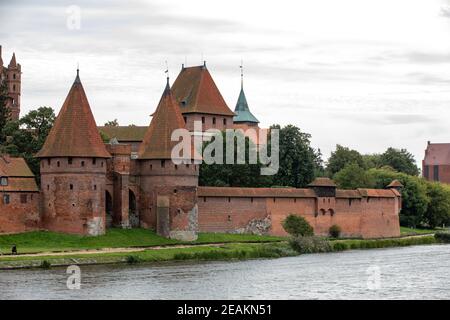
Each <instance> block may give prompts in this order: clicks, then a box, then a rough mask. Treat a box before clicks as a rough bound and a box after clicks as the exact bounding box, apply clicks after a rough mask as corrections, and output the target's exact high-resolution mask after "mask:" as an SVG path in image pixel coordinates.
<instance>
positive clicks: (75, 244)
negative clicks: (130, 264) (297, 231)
mask: <svg viewBox="0 0 450 320" xmlns="http://www.w3.org/2000/svg"><path fill="white" fill-rule="evenodd" d="M280 240H286V239H285V238H281V237H272V236H257V235H246V234H214V233H200V234H199V237H198V240H197V241H195V242H194V244H205V243H233V242H276V241H280ZM13 244H15V245H17V249H18V252H19V253H40V252H61V251H75V250H90V249H103V248H133V247H141V248H142V247H154V246H165V245H176V244H183V242H181V241H176V240H171V239H166V238H164V237H161V236H158V235H157V234H156V233H155V232H153V231H150V230H146V229H127V230H125V229H108V231H107V233H106V234H105V235H103V236H99V237H83V236H77V235H69V234H62V233H55V232H46V231H38V232H27V233H21V234H14V235H1V236H0V251H1V252H3V253H9V252H11V246H12V245H13ZM189 244H192V242H190V243H189Z"/></svg>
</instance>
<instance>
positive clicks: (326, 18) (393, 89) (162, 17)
mask: <svg viewBox="0 0 450 320" xmlns="http://www.w3.org/2000/svg"><path fill="white" fill-rule="evenodd" d="M93 2H94V1H88V0H84V1H75V0H73V1H67V2H66V1H57V0H42V1H35V0H27V1H21V0H15V1H6V0H0V44H1V45H2V46H3V60H4V63H5V64H7V63H9V60H10V58H11V55H12V52H13V51H15V52H16V56H17V60H18V62H19V63H20V64H21V65H22V70H23V80H22V114H25V113H26V112H28V111H29V110H31V109H34V108H36V107H39V106H43V105H45V106H51V107H53V108H55V109H56V111H57V112H58V111H59V109H60V108H61V105H62V103H63V101H64V99H65V97H66V95H67V92H68V90H69V88H70V86H71V84H72V82H73V80H74V77H75V73H76V66H77V63H79V64H80V76H81V80H82V82H83V85H84V88H85V90H86V92H87V95H88V98H89V101H90V105H91V108H92V111H93V113H94V115H95V117H96V120H97V124H99V125H102V124H103V123H104V122H105V121H107V120H112V119H115V118H117V119H118V120H119V123H120V124H121V125H128V124H136V125H147V124H148V123H149V121H150V118H149V115H150V114H151V113H152V111H154V109H155V108H156V104H157V102H158V100H159V98H160V96H161V93H162V91H163V89H164V85H165V74H164V70H165V61H166V60H167V61H168V65H169V71H170V76H171V80H172V81H173V80H175V78H176V76H177V74H178V72H179V71H180V68H181V64H182V63H185V62H186V63H187V65H188V66H192V65H199V64H201V63H202V60H206V61H207V66H208V69H209V70H210V72H211V73H212V76H213V78H214V80H215V82H216V84H217V85H218V87H219V89H220V90H221V92H222V94H223V96H224V98H225V100H226V102H227V103H228V105H229V107H230V108H231V109H234V106H235V104H236V100H237V97H238V94H239V86H240V72H239V65H240V61H241V59H243V61H244V69H245V85H244V86H245V91H246V95H247V99H248V102H249V105H250V108H251V110H252V112H253V113H254V114H255V115H256V116H257V118H258V119H259V120H260V121H261V126H262V127H268V126H269V125H271V124H273V123H279V124H281V125H285V124H289V123H292V124H294V125H297V126H299V127H300V128H301V129H302V130H303V131H306V132H309V133H311V134H312V144H313V146H314V147H315V148H320V149H321V150H322V152H323V153H324V155H325V157H328V155H329V153H330V152H331V150H333V149H334V147H335V145H336V144H342V145H345V146H349V147H351V148H354V149H357V150H359V151H360V152H363V153H375V152H383V151H384V150H385V149H386V148H387V147H389V146H392V147H397V148H407V149H408V150H410V151H411V152H412V153H413V154H414V155H415V157H416V160H418V164H420V160H421V159H422V158H423V150H424V149H425V147H426V142H427V140H431V141H433V142H450V122H449V120H450V1H447V0H445V1H444V0H339V1H336V0H310V1H284V0H277V1H261V0H259V1H242V0H240V1H233V0H227V1H211V0H210V1H197V0H190V1H168V0H162V1H138V0H131V1H121V0H115V1H95V3H93ZM73 5H75V6H78V7H79V9H80V10H81V15H80V17H81V20H80V28H79V29H78V28H77V25H76V23H75V24H74V23H73V21H74V20H72V19H71V18H72V17H74V11H73V7H71V6H73ZM75 14H76V13H75ZM68 22H69V23H68ZM68 25H69V27H68Z"/></svg>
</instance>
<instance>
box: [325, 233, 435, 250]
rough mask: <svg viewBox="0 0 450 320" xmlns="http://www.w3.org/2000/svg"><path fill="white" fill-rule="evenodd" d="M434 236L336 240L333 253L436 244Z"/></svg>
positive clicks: (333, 244) (332, 247)
mask: <svg viewBox="0 0 450 320" xmlns="http://www.w3.org/2000/svg"><path fill="white" fill-rule="evenodd" d="M436 242H437V241H436V239H435V238H434V236H431V235H430V236H423V237H412V238H395V239H375V240H335V241H331V242H330V244H331V249H332V251H343V250H351V249H375V248H390V247H404V246H413V245H422V244H434V243H436Z"/></svg>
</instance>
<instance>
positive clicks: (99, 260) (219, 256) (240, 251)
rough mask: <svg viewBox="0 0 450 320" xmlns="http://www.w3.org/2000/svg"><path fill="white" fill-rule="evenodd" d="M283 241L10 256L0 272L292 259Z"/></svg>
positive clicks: (3, 261) (0, 265) (0, 267)
mask: <svg viewBox="0 0 450 320" xmlns="http://www.w3.org/2000/svg"><path fill="white" fill-rule="evenodd" d="M294 255H296V252H295V251H293V250H292V249H291V248H290V247H289V245H288V244H287V243H285V242H278V243H229V244H224V245H221V246H192V247H184V248H177V247H174V248H170V247H168V248H164V249H158V250H155V249H147V250H143V251H137V252H127V253H95V254H89V255H87V254H76V253H73V254H67V255H63V256H40V257H36V258H34V259H33V258H31V257H26V256H22V257H14V256H7V257H3V258H2V259H0V269H2V268H3V269H6V268H23V267H40V266H41V265H42V264H43V262H44V261H45V263H44V264H47V265H50V266H62V265H71V264H80V265H82V264H107V263H129V264H134V263H141V262H162V261H173V260H241V259H256V258H280V257H287V256H294Z"/></svg>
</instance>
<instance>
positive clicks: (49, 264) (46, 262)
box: [40, 260, 52, 269]
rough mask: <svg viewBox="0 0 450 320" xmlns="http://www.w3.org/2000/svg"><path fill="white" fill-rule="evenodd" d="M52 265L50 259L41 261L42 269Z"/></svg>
mask: <svg viewBox="0 0 450 320" xmlns="http://www.w3.org/2000/svg"><path fill="white" fill-rule="evenodd" d="M51 266H52V264H51V263H50V261H48V260H44V261H42V262H41V266H40V267H41V268H42V269H50V267H51Z"/></svg>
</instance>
